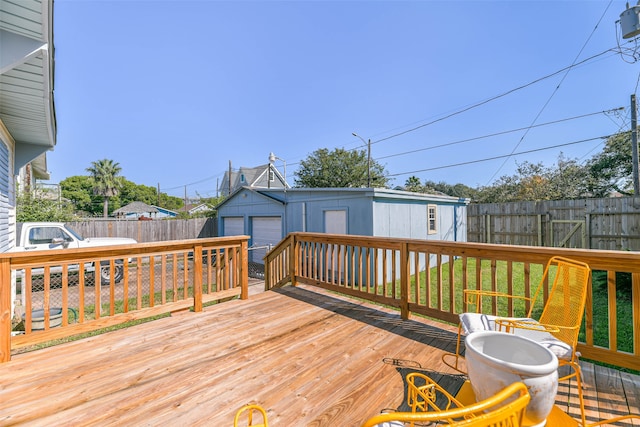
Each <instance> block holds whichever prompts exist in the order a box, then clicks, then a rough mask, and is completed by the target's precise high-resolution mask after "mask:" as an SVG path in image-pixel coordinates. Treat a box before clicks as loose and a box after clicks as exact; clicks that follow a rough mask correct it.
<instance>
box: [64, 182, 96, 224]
mask: <svg viewBox="0 0 640 427" xmlns="http://www.w3.org/2000/svg"><path fill="white" fill-rule="evenodd" d="M60 190H61V192H62V198H63V199H65V200H69V201H70V202H71V203H72V204H73V206H74V209H75V211H76V212H83V213H84V215H94V213H95V212H96V205H94V204H93V202H94V199H95V196H93V187H92V183H91V178H89V177H88V176H80V175H76V176H70V177H68V178H65V179H64V180H62V181H60ZM84 215H83V216H84Z"/></svg>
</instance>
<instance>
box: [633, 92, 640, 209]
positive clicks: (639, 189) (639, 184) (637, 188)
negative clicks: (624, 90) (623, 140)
mask: <svg viewBox="0 0 640 427" xmlns="http://www.w3.org/2000/svg"><path fill="white" fill-rule="evenodd" d="M631 160H632V161H633V195H634V196H638V195H640V178H639V176H640V174H639V173H638V118H637V114H636V95H635V94H633V95H631Z"/></svg>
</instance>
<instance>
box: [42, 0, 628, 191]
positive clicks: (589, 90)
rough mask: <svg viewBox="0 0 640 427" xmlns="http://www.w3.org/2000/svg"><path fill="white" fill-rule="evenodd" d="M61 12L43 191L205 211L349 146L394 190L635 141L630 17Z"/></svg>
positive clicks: (179, 9)
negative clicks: (53, 121) (198, 200)
mask: <svg viewBox="0 0 640 427" xmlns="http://www.w3.org/2000/svg"><path fill="white" fill-rule="evenodd" d="M54 7H55V10H54V19H55V21H54V44H55V60H56V69H55V73H56V74H55V95H54V96H55V98H54V99H55V105H56V115H57V124H58V136H57V145H56V147H55V150H54V151H52V152H49V153H48V155H47V159H48V168H49V170H50V171H51V174H52V179H51V181H49V182H50V183H57V182H59V181H61V180H63V179H65V178H66V177H69V176H73V175H86V174H87V172H86V170H85V169H86V168H87V167H89V166H90V165H91V162H92V161H96V160H99V159H103V158H108V159H111V160H114V161H116V162H118V163H119V164H120V166H121V167H122V173H121V174H122V175H123V176H124V177H126V178H127V179H128V180H130V181H133V182H135V183H137V184H144V185H149V186H153V187H157V186H158V185H159V186H160V188H161V191H162V192H166V193H169V194H171V195H175V196H179V197H183V196H184V194H185V190H186V193H187V194H188V196H190V197H191V196H193V197H195V196H198V195H199V196H202V197H211V196H215V195H216V186H217V183H218V181H221V180H222V176H223V174H224V172H225V171H226V170H227V168H228V167H229V161H231V163H232V167H233V168H234V169H236V168H238V167H240V166H247V167H251V166H257V165H261V164H266V163H267V161H268V156H269V153H270V152H273V153H274V154H275V155H276V156H278V157H280V158H281V159H284V160H285V161H286V164H287V178H288V181H289V183H290V184H293V183H294V175H293V174H294V172H295V170H296V168H297V167H298V163H299V162H300V160H303V159H305V158H306V157H307V156H308V155H310V154H311V153H312V152H313V151H315V150H317V149H319V148H328V149H330V150H332V149H334V148H338V147H341V148H345V149H355V148H358V147H360V148H364V147H363V146H362V141H361V140H360V139H358V138H356V137H354V136H352V132H356V133H358V134H359V135H360V136H362V137H363V138H364V139H365V140H366V139H369V138H370V139H371V140H372V145H371V151H372V157H373V158H374V159H376V160H377V161H378V162H379V163H381V164H383V165H384V166H385V167H386V170H387V172H388V173H389V174H390V176H391V177H392V179H393V181H392V184H393V185H402V184H404V182H405V181H406V179H407V178H409V176H411V175H415V176H417V177H419V178H420V179H421V180H432V181H436V182H438V181H445V182H448V183H450V184H455V183H463V184H466V185H469V186H472V187H476V186H481V185H488V184H490V183H491V182H493V181H494V180H495V179H497V178H498V177H500V176H502V175H511V174H513V173H514V172H515V170H516V167H517V163H522V162H524V161H529V162H543V163H544V164H545V165H551V164H554V163H555V162H556V160H557V158H558V155H559V154H560V153H561V152H562V153H563V154H564V155H565V156H566V157H568V158H577V159H579V160H580V161H585V160H587V159H588V158H590V157H591V156H593V155H594V154H596V153H597V152H599V151H600V150H601V149H602V147H603V142H604V140H603V139H600V138H599V137H602V136H607V135H611V134H614V133H616V132H618V131H620V130H626V129H629V126H630V125H629V122H630V109H629V99H630V95H631V94H632V93H634V92H636V91H637V87H638V76H639V74H638V73H639V72H640V68H639V67H638V64H637V63H635V62H634V61H635V60H634V59H633V57H632V55H631V54H632V53H633V52H634V51H635V50H636V48H637V46H636V43H635V42H634V41H632V42H629V41H628V40H623V39H622V37H621V35H620V27H619V25H617V24H616V21H618V20H619V18H620V14H621V13H622V12H623V11H624V9H625V2H624V1H610V0H606V1H578V0H576V1H517V0H516V1H455V0H453V1H357V0H354V1H321V0H318V1H270V0H262V1H214V0H199V1H189V0H165V1H160V0H153V1H152V0H146V1H142V0H141V1H135V0H126V1H125V0H56V1H55V4H54ZM619 47H620V48H622V50H623V51H624V52H621V49H619ZM572 64H577V65H576V66H575V67H573V68H571V69H570V70H569V71H566V70H565V69H566V68H567V67H569V66H571V65H572ZM562 70H565V71H562ZM547 76H551V77H547ZM545 77H547V78H545ZM620 107H624V110H620V111H617V112H616V113H606V114H605V113H602V112H603V111H607V110H611V109H616V108H620ZM581 116H584V117H581ZM578 117H581V118H578ZM552 122H556V123H555V124H550V123H552ZM532 125H535V126H533V127H531V126H532ZM527 128H529V129H528V130H525V129H527ZM517 129H521V130H519V131H517ZM490 135H493V136H490ZM463 141H464V142H463ZM579 141H584V142H579ZM553 146H555V147H556V148H553V149H545V148H547V147H553ZM535 150H539V151H535ZM511 153H525V154H519V155H514V156H512V157H501V156H507V155H509V154H511ZM490 158H494V159H493V160H486V159H490ZM276 165H277V166H278V167H279V169H281V171H282V169H283V162H282V161H278V162H277V163H276ZM452 165H459V166H452Z"/></svg>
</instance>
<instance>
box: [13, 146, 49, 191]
mask: <svg viewBox="0 0 640 427" xmlns="http://www.w3.org/2000/svg"><path fill="white" fill-rule="evenodd" d="M38 179H39V180H48V179H51V174H50V173H49V171H48V170H47V155H46V153H43V154H40V155H39V156H38V157H36V158H35V159H33V160H32V161H30V162H29V163H27V164H26V165H25V166H24V167H21V168H20V170H19V171H18V179H17V182H16V185H17V191H18V193H22V192H25V191H27V192H28V191H35V190H36V189H37V180H38Z"/></svg>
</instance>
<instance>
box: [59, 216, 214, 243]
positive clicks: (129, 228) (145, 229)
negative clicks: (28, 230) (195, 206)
mask: <svg viewBox="0 0 640 427" xmlns="http://www.w3.org/2000/svg"><path fill="white" fill-rule="evenodd" d="M68 224H69V225H70V226H71V228H73V229H74V230H76V231H77V232H78V233H80V235H81V236H83V237H129V238H131V239H135V240H136V241H137V242H138V243H146V242H162V241H165V240H187V239H196V238H207V237H216V236H217V235H218V227H217V222H216V220H215V219H214V218H193V219H162V220H153V221H137V220H116V219H107V220H103V219H93V220H89V221H74V222H69V223H68Z"/></svg>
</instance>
